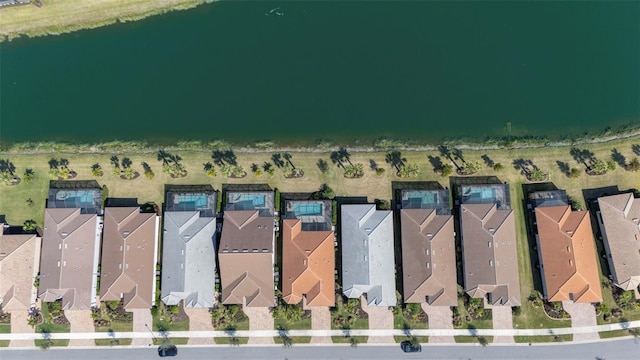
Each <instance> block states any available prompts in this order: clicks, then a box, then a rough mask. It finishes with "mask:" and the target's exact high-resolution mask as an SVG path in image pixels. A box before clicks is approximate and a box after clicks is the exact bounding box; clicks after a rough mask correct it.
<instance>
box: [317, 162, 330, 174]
mask: <svg viewBox="0 0 640 360" xmlns="http://www.w3.org/2000/svg"><path fill="white" fill-rule="evenodd" d="M316 166H317V167H318V169H319V170H320V172H322V173H323V174H324V173H326V172H327V171H329V163H327V162H326V161H324V160H323V159H318V162H316Z"/></svg>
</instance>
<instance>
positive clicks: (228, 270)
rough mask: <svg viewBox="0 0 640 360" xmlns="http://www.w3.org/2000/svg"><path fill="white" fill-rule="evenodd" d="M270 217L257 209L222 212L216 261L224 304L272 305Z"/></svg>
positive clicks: (272, 222) (271, 226)
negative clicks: (221, 225) (222, 218)
mask: <svg viewBox="0 0 640 360" xmlns="http://www.w3.org/2000/svg"><path fill="white" fill-rule="evenodd" d="M273 225H274V218H273V216H263V217H261V216H260V214H259V210H246V211H245V210H241V211H225V213H224V224H223V227H222V236H221V238H220V247H219V249H218V262H219V267H220V281H221V285H222V303H223V304H242V303H243V300H245V299H246V305H247V306H256V307H268V306H273V305H275V301H274V282H273V250H274V249H273V246H274V244H273V243H274V232H273Z"/></svg>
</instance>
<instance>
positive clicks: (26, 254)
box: [0, 223, 41, 312]
mask: <svg viewBox="0 0 640 360" xmlns="http://www.w3.org/2000/svg"><path fill="white" fill-rule="evenodd" d="M40 243H41V239H40V238H39V237H38V236H37V235H35V234H28V235H27V234H25V235H23V234H12V235H3V234H2V223H0V302H1V303H2V310H4V311H7V312H11V311H24V310H27V309H29V308H30V307H31V304H33V303H35V293H34V291H33V290H34V287H33V282H34V280H35V277H36V276H37V275H38V269H39V266H38V263H39V261H40Z"/></svg>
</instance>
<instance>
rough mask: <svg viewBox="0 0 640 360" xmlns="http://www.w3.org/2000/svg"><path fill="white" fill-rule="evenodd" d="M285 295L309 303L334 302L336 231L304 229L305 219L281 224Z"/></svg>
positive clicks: (287, 299)
mask: <svg viewBox="0 0 640 360" xmlns="http://www.w3.org/2000/svg"><path fill="white" fill-rule="evenodd" d="M282 227H283V229H282V271H283V274H282V275H283V276H282V296H283V299H284V301H286V302H287V303H289V304H297V303H299V302H300V300H302V297H303V296H305V297H306V300H307V305H308V306H334V305H335V296H334V294H335V281H334V274H333V272H334V268H335V250H334V247H333V231H303V230H302V221H301V220H298V219H288V220H284V221H283V223H282Z"/></svg>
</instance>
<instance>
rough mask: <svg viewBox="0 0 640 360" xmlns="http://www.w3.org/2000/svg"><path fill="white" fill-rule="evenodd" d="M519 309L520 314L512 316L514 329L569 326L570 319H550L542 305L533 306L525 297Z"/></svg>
mask: <svg viewBox="0 0 640 360" xmlns="http://www.w3.org/2000/svg"><path fill="white" fill-rule="evenodd" d="M521 309H522V310H521V313H520V315H519V316H514V317H513V328H514V329H553V328H562V327H571V319H566V320H555V319H552V318H550V317H548V316H547V314H545V312H544V310H543V309H542V306H540V307H539V308H535V307H533V305H531V303H530V302H529V301H527V300H525V299H523V304H522V307H521Z"/></svg>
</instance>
